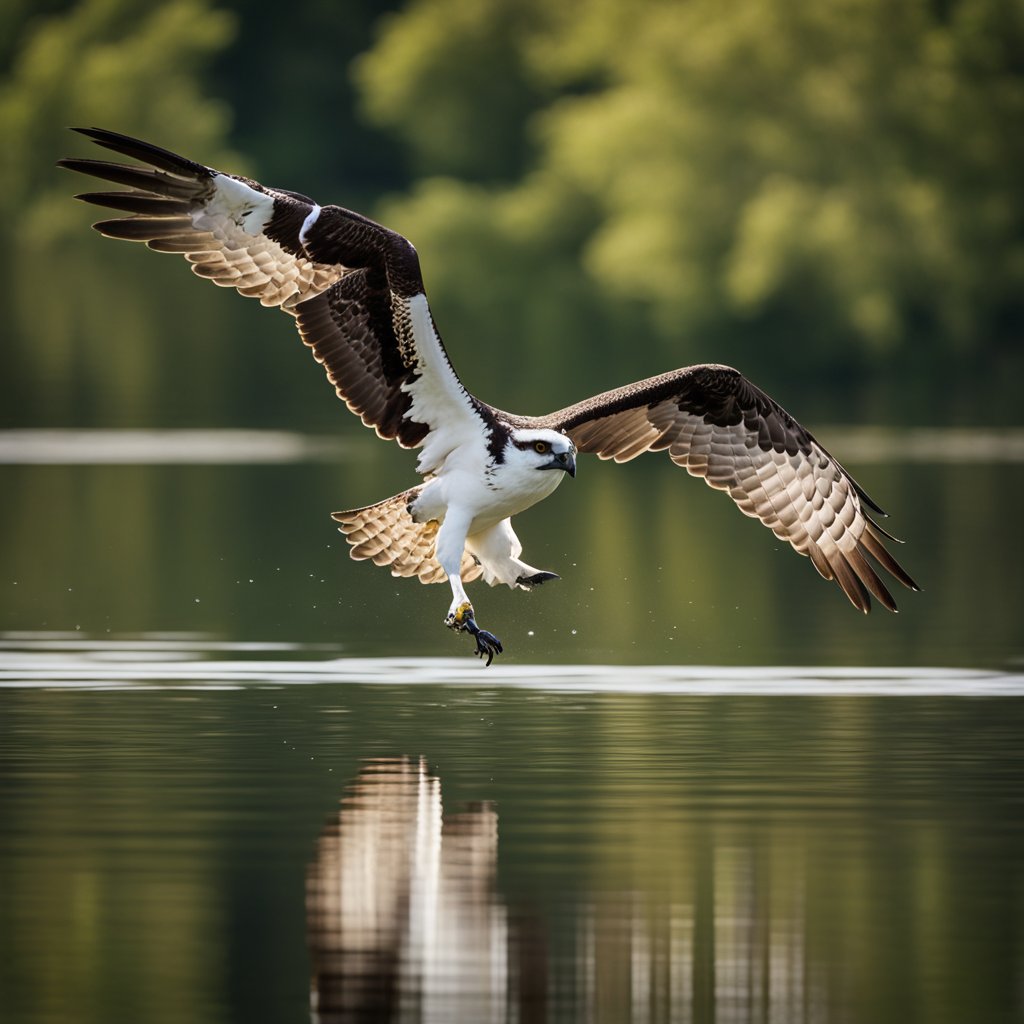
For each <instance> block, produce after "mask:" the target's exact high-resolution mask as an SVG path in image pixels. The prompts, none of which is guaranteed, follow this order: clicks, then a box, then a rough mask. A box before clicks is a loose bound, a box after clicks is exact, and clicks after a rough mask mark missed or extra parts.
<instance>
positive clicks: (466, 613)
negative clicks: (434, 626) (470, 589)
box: [444, 601, 473, 629]
mask: <svg viewBox="0 0 1024 1024" xmlns="http://www.w3.org/2000/svg"><path fill="white" fill-rule="evenodd" d="M467 621H469V622H472V621H473V606H472V605H471V604H470V603H469V602H468V601H463V602H462V604H460V605H459V607H458V608H456V609H455V611H453V612H449V613H448V618H446V619H445V620H444V624H445V625H446V626H447V627H448V628H449V629H465V628H466V622H467Z"/></svg>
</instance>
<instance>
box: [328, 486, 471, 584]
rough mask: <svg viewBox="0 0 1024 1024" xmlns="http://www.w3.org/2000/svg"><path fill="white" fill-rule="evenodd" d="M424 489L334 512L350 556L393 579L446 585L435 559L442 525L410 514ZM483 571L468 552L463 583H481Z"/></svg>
mask: <svg viewBox="0 0 1024 1024" xmlns="http://www.w3.org/2000/svg"><path fill="white" fill-rule="evenodd" d="M422 489H423V486H422V485H421V486H419V487H412V488H410V489H409V490H408V491H403V492H402V493H401V494H396V495H394V496H393V497H391V498H386V499H385V500H384V501H379V502H377V504H376V505H367V506H366V507H365V508H356V509H351V510H350V511H348V512H334V513H332V515H331V518H332V519H334V520H336V521H337V522H339V523H341V525H340V526H339V527H338V529H339V531H340V532H341V533H343V534H344V535H345V540H347V541H348V543H349V544H350V545H351V546H352V550H351V551H349V554H350V555H351V556H352V558H354V559H355V560H356V561H357V562H359V561H363V560H365V559H370V560H371V561H372V562H373V563H374V565H386V566H389V567H390V568H391V575H392V576H404V577H409V576H415V577H417V579H419V581H420V582H421V583H444V582H445V581H446V580H447V579H448V576H447V575H446V573H445V571H444V569H442V568H441V565H440V563H439V562H438V561H437V559H436V558H435V557H434V544H435V542H436V539H437V530H438V525H439V524H438V522H437V520H436V519H431V520H430V521H429V522H426V523H417V522H416V521H415V520H414V519H413V517H412V516H411V515H410V514H409V505H410V504H411V503H412V502H413V501H415V500H416V498H417V496H418V495H419V493H420V491H421V490H422ZM482 572H483V569H482V568H481V567H480V566H479V565H478V564H477V562H476V560H475V559H474V558H473V556H472V555H470V554H469V553H468V552H466V553H465V554H463V556H462V565H461V567H460V573H461V576H462V581H463V582H464V583H468V582H470V581H471V580H475V579H477V577H479V576H480V574H481V573H482Z"/></svg>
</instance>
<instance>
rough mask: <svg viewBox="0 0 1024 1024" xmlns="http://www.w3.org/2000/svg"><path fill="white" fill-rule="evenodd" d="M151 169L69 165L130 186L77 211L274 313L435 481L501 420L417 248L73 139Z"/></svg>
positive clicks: (190, 169)
mask: <svg viewBox="0 0 1024 1024" xmlns="http://www.w3.org/2000/svg"><path fill="white" fill-rule="evenodd" d="M75 130H76V131H78V132H80V133H81V134H83V135H86V136H88V137H89V138H90V139H92V140H93V141H94V142H96V143H97V144H98V145H100V146H103V147H104V148H106V149H110V150H113V151H114V152H116V153H120V154H123V155H124V156H129V157H133V158H134V159H136V160H139V161H142V162H143V164H144V165H145V166H138V165H128V164H119V163H110V162H108V161H104V160H86V159H78V158H74V159H66V160H61V161H60V162H59V163H60V166H62V167H66V168H68V169H69V170H73V171H78V172H81V173H83V174H90V175H92V176H93V177H96V178H101V179H103V180H105V181H112V182H115V183H117V184H119V185H125V186H127V189H128V190H127V191H118V192H91V193H87V194H85V195H80V196H78V197H77V198H79V199H82V200H85V201H86V202H89V203H93V204H94V205H97V206H104V207H108V208H110V209H114V210H118V211H121V212H123V213H127V214H129V216H126V217H119V218H117V219H114V220H105V221H100V222H99V223H97V224H95V225H93V226H94V227H95V228H96V230H97V231H99V232H100V233H101V234H103V235H107V236H108V237H111V238H123V239H128V240H131V241H138V242H145V243H146V245H147V246H149V248H151V249H156V250H158V251H160V252H175V253H181V254H182V255H184V257H185V258H186V259H187V260H188V261H189V263H191V264H192V270H193V272H194V273H196V274H198V275H199V276H200V277H207V278H209V279H210V280H212V281H213V282H214V283H215V284H218V285H222V286H224V287H232V288H235V289H236V290H237V291H238V292H239V293H240V294H242V295H246V296H250V297H253V298H258V299H259V300H260V302H261V303H262V304H263V305H265V306H278V307H280V308H281V309H283V310H284V311H285V312H288V313H290V314H292V315H293V316H294V317H295V318H296V321H297V324H298V328H299V332H300V334H301V335H302V339H303V341H304V342H305V343H306V344H307V345H308V346H309V347H310V348H311V349H312V350H313V354H314V356H315V357H316V359H317V361H318V362H320V363H322V364H323V366H324V369H325V370H326V371H327V376H328V379H329V380H330V382H331V383H332V384H333V385H334V387H335V390H336V392H337V394H338V396H339V397H340V398H342V399H343V400H344V401H345V403H346V404H347V405H348V407H349V408H350V409H351V410H352V411H353V412H354V413H356V414H357V415H358V416H360V417H361V418H362V420H363V422H364V423H365V424H366V425H367V426H370V427H373V428H374V429H376V431H377V433H378V434H379V435H380V436H381V437H384V438H388V439H392V438H393V439H396V440H397V441H398V442H399V443H400V444H401V445H403V446H404V447H407V448H414V447H420V446H424V447H425V451H424V452H423V455H422V456H421V458H420V469H421V471H423V472H430V471H431V470H432V469H434V468H435V467H436V465H437V464H438V463H439V462H440V460H441V459H443V457H444V455H446V454H447V452H448V451H450V450H451V448H452V447H454V446H455V445H456V444H458V443H460V442H462V441H464V440H465V437H466V433H465V432H466V431H467V430H476V431H478V432H480V433H481V434H482V437H483V443H486V439H487V435H488V433H489V432H490V429H491V427H492V425H493V417H492V411H491V410H490V408H489V407H488V406H486V405H484V404H483V403H482V402H480V401H478V400H477V399H476V398H474V397H473V396H472V395H470V394H469V393H468V392H467V391H466V389H465V388H464V387H463V386H462V383H461V381H460V380H459V378H458V376H457V375H456V373H455V371H454V369H453V368H452V365H451V362H450V361H449V359H448V356H447V353H446V352H445V350H444V346H443V344H442V342H441V339H440V337H439V335H438V333H437V330H436V328H435V326H434V322H433V318H432V316H431V314H430V308H429V306H428V305H427V299H426V295H425V294H424V289H423V279H422V277H421V275H420V268H419V259H418V257H417V255H416V250H415V249H414V248H413V246H412V245H411V244H410V243H409V242H408V241H407V240H406V239H405V238H403V237H402V236H401V235H399V234H398V233H397V232H394V231H390V230H389V229H387V228H385V227H383V226H382V225H380V224H377V223H375V222H374V221H372V220H369V219H368V218H366V217H363V216H361V215H360V214H358V213H353V212H352V211H350V210H345V209H343V208H342V207H340V206H324V207H320V206H319V205H318V204H317V203H315V202H314V201H313V200H312V199H309V198H307V197H306V196H303V195H300V194H298V193H296V192H288V191H284V190H280V189H272V188H267V187H265V186H263V185H261V184H259V182H256V181H251V180H250V179H248V178H242V177H238V176H235V175H232V174H224V173H222V172H220V171H216V170H214V169H213V168H210V167H205V166H204V165H202V164H199V163H196V162H195V161H193V160H189V159H187V158H185V157H182V156H178V155H177V154H175V153H171V152H169V151H168V150H166V149H161V148H159V147H158V146H153V145H150V144H149V143H147V142H141V141H139V140H138V139H133V138H130V137H129V136H126V135H120V134H118V133H116V132H110V131H105V130H103V129H99V128H78V129H75Z"/></svg>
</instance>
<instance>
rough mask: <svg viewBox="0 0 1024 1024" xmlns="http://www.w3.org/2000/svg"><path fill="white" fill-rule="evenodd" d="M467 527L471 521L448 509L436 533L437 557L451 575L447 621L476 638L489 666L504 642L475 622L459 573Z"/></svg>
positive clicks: (477, 648) (480, 651) (456, 628)
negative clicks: (461, 519) (460, 517)
mask: <svg viewBox="0 0 1024 1024" xmlns="http://www.w3.org/2000/svg"><path fill="white" fill-rule="evenodd" d="M468 526H469V523H468V521H462V522H460V520H459V518H458V517H457V516H455V515H453V514H452V512H451V510H449V513H448V515H447V516H446V517H445V520H444V522H443V523H442V524H441V529H440V530H439V531H438V534H437V547H436V553H437V560H438V562H440V563H441V568H442V569H444V571H445V572H446V573H447V574H448V582H449V583H450V584H451V588H452V603H451V607H450V608H449V609H448V615H447V617H446V618H445V620H444V624H445V625H446V626H447V627H448V628H449V629H453V630H455V631H456V632H457V633H462V632H466V633H469V634H470V635H472V637H473V638H474V640H476V654H477V655H478V656H479V657H481V658H486V659H487V662H486V663H487V665H490V663H491V662H492V661H494V656H495V655H496V654H501V652H502V646H501V641H500V640H499V639H498V638H497V637H496V636H495V635H494V634H493V633H490V632H488V631H487V630H486V629H481V628H480V627H479V626H478V625H477V624H476V616H475V613H474V612H473V605H472V603H471V602H470V600H469V597H468V596H467V595H466V588H465V587H464V586H463V584H462V576H461V574H460V567H461V565H462V552H463V550H464V549H465V544H466V530H467V528H468Z"/></svg>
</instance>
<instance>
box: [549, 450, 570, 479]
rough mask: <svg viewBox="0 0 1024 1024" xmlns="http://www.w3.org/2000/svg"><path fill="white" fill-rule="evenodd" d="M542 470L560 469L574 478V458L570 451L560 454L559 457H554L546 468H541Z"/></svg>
mask: <svg viewBox="0 0 1024 1024" xmlns="http://www.w3.org/2000/svg"><path fill="white" fill-rule="evenodd" d="M541 468H542V469H562V470H564V471H565V472H566V473H568V474H569V476H572V477H575V476H576V457H575V456H574V454H573V453H572V452H571V451H568V452H562V453H561V455H556V456H555V457H554V458H553V459H552V460H551V461H550V462H549V463H548V464H547V465H546V466H542V467H541Z"/></svg>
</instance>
